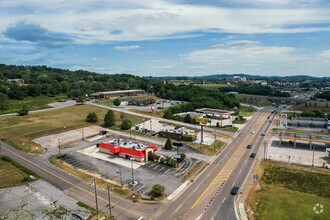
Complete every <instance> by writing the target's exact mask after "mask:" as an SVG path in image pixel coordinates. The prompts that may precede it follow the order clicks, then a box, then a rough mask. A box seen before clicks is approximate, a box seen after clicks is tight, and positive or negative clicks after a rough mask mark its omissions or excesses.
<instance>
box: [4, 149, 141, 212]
mask: <svg viewBox="0 0 330 220" xmlns="http://www.w3.org/2000/svg"><path fill="white" fill-rule="evenodd" d="M1 147H2V148H3V149H5V150H7V151H8V152H10V153H12V154H14V155H16V156H17V157H19V158H21V159H23V160H25V161H26V162H28V163H30V164H32V165H34V166H36V167H38V168H39V169H41V170H43V171H44V172H46V173H49V174H50V175H52V176H55V177H56V178H58V179H60V180H62V181H63V182H66V183H68V184H70V185H72V186H73V187H75V188H77V189H80V190H82V191H85V192H87V193H89V194H91V195H92V196H95V194H94V193H91V192H89V191H88V190H86V189H84V188H82V187H80V186H77V185H76V184H73V183H71V182H69V181H67V180H65V179H63V178H62V177H59V176H57V175H56V174H54V173H52V172H50V171H48V170H46V169H44V168H42V167H40V166H39V165H37V164H35V163H33V162H31V161H30V160H28V159H26V158H24V157H22V156H20V155H18V154H16V153H15V152H13V151H11V150H9V149H7V148H6V147H4V146H1ZM62 172H64V171H62ZM75 178H77V177H75ZM77 179H78V180H80V179H79V178H77ZM80 181H81V180H80ZM97 198H99V199H101V200H103V201H105V202H108V200H107V199H104V198H102V197H100V196H99V195H98V196H97ZM111 204H112V205H114V206H116V207H118V208H120V209H123V210H125V211H127V212H130V213H132V214H134V215H136V216H143V215H141V214H138V213H136V212H133V211H131V210H128V209H126V208H124V207H121V206H119V205H117V204H115V203H113V202H111Z"/></svg>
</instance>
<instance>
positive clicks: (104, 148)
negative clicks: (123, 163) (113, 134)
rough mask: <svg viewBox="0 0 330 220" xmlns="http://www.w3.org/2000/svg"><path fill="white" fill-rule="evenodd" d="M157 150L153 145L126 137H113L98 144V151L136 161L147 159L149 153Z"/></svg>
mask: <svg viewBox="0 0 330 220" xmlns="http://www.w3.org/2000/svg"><path fill="white" fill-rule="evenodd" d="M156 150H157V147H156V146H155V145H150V144H146V143H141V142H138V141H132V140H127V139H120V138H114V139H111V140H109V141H105V142H102V143H100V144H99V152H101V153H105V154H110V155H113V156H115V157H121V158H125V159H130V158H133V159H134V160H135V161H138V162H146V161H148V155H149V153H154V152H155V151H156Z"/></svg>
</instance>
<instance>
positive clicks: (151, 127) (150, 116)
mask: <svg viewBox="0 0 330 220" xmlns="http://www.w3.org/2000/svg"><path fill="white" fill-rule="evenodd" d="M151 131H152V123H151V116H150V132H151Z"/></svg>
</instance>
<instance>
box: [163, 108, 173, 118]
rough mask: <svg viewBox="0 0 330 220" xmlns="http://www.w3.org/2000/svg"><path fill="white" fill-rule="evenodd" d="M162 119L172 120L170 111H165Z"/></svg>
mask: <svg viewBox="0 0 330 220" xmlns="http://www.w3.org/2000/svg"><path fill="white" fill-rule="evenodd" d="M163 117H164V118H167V119H172V118H173V114H172V112H171V111H170V110H166V111H165V113H164V116H163Z"/></svg>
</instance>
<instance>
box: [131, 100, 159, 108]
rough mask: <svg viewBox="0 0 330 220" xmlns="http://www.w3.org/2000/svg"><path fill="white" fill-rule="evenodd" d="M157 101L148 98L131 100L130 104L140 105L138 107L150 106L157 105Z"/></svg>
mask: <svg viewBox="0 0 330 220" xmlns="http://www.w3.org/2000/svg"><path fill="white" fill-rule="evenodd" d="M155 101H156V100H154V99H151V98H147V99H136V100H131V101H129V102H128V104H129V105H138V106H143V105H149V104H152V103H155Z"/></svg>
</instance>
